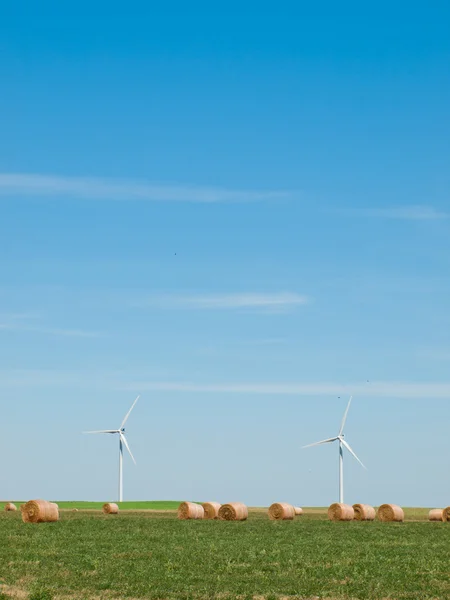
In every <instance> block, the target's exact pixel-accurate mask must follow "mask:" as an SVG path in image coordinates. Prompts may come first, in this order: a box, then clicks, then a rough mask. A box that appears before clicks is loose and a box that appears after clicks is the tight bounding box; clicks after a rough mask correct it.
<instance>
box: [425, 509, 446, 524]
mask: <svg viewBox="0 0 450 600" xmlns="http://www.w3.org/2000/svg"><path fill="white" fill-rule="evenodd" d="M428 520H429V521H443V520H444V511H443V509H442V508H433V509H432V510H430V512H429V513H428Z"/></svg>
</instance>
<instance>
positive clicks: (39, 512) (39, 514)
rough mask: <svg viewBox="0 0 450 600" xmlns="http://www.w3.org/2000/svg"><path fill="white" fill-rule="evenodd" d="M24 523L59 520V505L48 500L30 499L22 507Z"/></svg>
mask: <svg viewBox="0 0 450 600" xmlns="http://www.w3.org/2000/svg"><path fill="white" fill-rule="evenodd" d="M20 510H21V511H22V521H23V522H24V523H53V522H55V521H58V520H59V509H58V505H57V504H55V503H54V502H47V500H30V501H29V502H27V503H26V504H22V506H21V507H20Z"/></svg>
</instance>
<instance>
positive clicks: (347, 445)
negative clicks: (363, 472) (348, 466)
mask: <svg viewBox="0 0 450 600" xmlns="http://www.w3.org/2000/svg"><path fill="white" fill-rule="evenodd" d="M341 442H342V444H343V445H344V446H345V447H346V448H347V450H348V451H349V452H350V454H352V455H353V456H354V457H355V458H356V460H357V461H358V462H359V464H360V465H361V466H362V467H364V469H367V467H366V466H365V465H363V463H362V462H361V461H360V460H359V458H358V457H357V456H356V454H355V453H354V452H353V450H352V449H351V448H350V444H348V443H347V442H346V441H345V440H342V439H341Z"/></svg>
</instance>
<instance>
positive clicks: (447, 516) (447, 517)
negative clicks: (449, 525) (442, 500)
mask: <svg viewBox="0 0 450 600" xmlns="http://www.w3.org/2000/svg"><path fill="white" fill-rule="evenodd" d="M442 517H443V518H442V520H443V521H446V522H447V521H450V506H447V508H444V510H443V511H442Z"/></svg>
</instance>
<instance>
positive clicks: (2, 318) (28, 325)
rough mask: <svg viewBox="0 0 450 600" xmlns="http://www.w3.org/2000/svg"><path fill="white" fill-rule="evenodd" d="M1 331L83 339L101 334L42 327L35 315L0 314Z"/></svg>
mask: <svg viewBox="0 0 450 600" xmlns="http://www.w3.org/2000/svg"><path fill="white" fill-rule="evenodd" d="M36 322H38V324H36ZM0 331H18V332H30V333H38V334H47V335H56V336H66V337H83V338H94V337H99V336H100V334H99V333H98V332H96V331H85V330H82V329H67V328H58V327H47V326H45V325H40V324H39V317H38V315H36V314H33V313H15V314H12V313H10V314H0Z"/></svg>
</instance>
